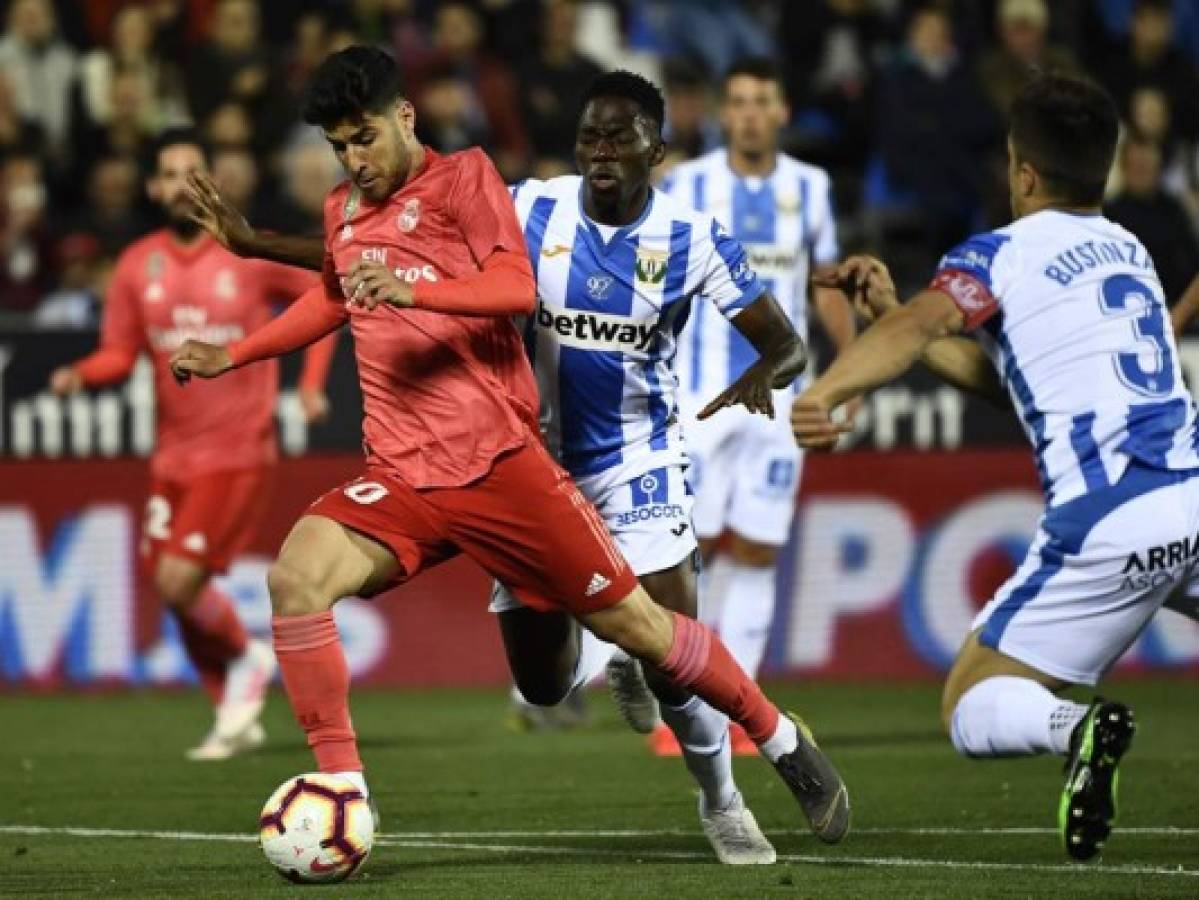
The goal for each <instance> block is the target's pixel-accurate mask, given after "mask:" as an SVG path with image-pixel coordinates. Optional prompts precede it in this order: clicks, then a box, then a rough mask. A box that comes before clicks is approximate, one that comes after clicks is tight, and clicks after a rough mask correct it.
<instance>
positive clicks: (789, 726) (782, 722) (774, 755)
mask: <svg viewBox="0 0 1199 900" xmlns="http://www.w3.org/2000/svg"><path fill="white" fill-rule="evenodd" d="M798 746H799V729H798V728H796V727H795V723H794V722H792V721H791V720H790V719H789V718H787V717H786V716H784V715H783V714H782V713H779V723H778V724H777V725H776V726H774V734H772V735H771V736H770V737H768V738H767V739H766V740H765V741H763V742H762V743H761V744H758V752H760V753H761V754H762V755H763V756H765V757H766V758H767V759H768V760H770V761H771V762H778V760H779V757H780V756H786V755H787V754H788V753H790V752H791V751H792V750H794V749H795V748H796V747H798Z"/></svg>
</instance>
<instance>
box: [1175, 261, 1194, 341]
mask: <svg viewBox="0 0 1199 900" xmlns="http://www.w3.org/2000/svg"><path fill="white" fill-rule="evenodd" d="M1195 316H1199V275H1196V276H1195V277H1194V278H1192V279H1191V283H1190V284H1188V285H1187V289H1186V290H1185V291H1183V292H1182V296H1181V297H1180V298H1178V302H1177V303H1175V304H1174V308H1173V309H1171V310H1170V327H1171V328H1172V329H1173V330H1174V337H1180V336H1181V335H1182V333H1183V332H1184V331H1186V328H1187V325H1189V324H1190V323H1191V320H1192V319H1194V318H1195Z"/></svg>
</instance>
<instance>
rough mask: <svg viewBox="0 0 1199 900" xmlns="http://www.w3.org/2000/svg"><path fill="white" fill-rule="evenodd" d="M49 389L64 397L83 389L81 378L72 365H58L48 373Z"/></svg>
mask: <svg viewBox="0 0 1199 900" xmlns="http://www.w3.org/2000/svg"><path fill="white" fill-rule="evenodd" d="M50 390H52V391H53V392H54V393H56V394H58V396H60V397H65V396H67V395H68V394H74V393H76V392H77V391H80V390H83V378H81V377H80V375H79V370H78V369H76V368H75V367H74V366H60V367H59V368H57V369H55V370H54V371H53V372H51V373H50Z"/></svg>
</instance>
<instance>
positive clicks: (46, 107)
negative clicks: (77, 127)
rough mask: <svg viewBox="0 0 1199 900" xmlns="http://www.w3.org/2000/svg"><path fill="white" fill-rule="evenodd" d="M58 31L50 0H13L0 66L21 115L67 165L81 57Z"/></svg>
mask: <svg viewBox="0 0 1199 900" xmlns="http://www.w3.org/2000/svg"><path fill="white" fill-rule="evenodd" d="M57 32H58V23H57V20H56V19H55V15H54V7H53V5H52V4H51V3H50V0H12V3H11V5H10V6H9V8H8V29H7V31H6V32H5V34H4V37H3V38H2V39H0V70H2V71H4V73H5V74H6V75H7V76H8V79H9V82H10V83H11V85H12V88H13V92H14V94H15V96H16V99H17V109H18V110H19V111H20V113H21V115H22V116H23V117H24V118H26V119H30V120H32V121H34V122H36V123H37V124H38V125H39V126H41V129H42V131H43V133H44V134H45V136H46V144H47V146H46V149H47V151H48V152H49V155H50V159H51V160H52V161H53V162H54V164H55V165H57V166H65V165H66V164H68V163H69V162H70V154H69V149H70V144H69V142H68V138H69V136H70V130H71V93H72V91H73V90H74V89H75V79H76V76H77V68H78V59H77V57H76V54H75V50H74V49H73V48H71V47H70V46H69V45H68V44H66V43H65V42H64V41H62V40H61V39H60V38H59V37H58V33H57Z"/></svg>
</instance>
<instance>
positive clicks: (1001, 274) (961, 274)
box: [930, 231, 1018, 331]
mask: <svg viewBox="0 0 1199 900" xmlns="http://www.w3.org/2000/svg"><path fill="white" fill-rule="evenodd" d="M1017 268H1018V266H1017V263H1016V255H1015V251H1014V248H1013V247H1012V243H1011V238H1009V237H1008V236H1007V235H1006V234H1000V233H998V232H994V231H991V232H986V233H985V234H978V235H975V236H974V237H972V238H968V239H967V240H965V241H963V242H962V243H960V244H958V245H957V246H956V247H954V248H953V249H952V250H950V251H949V252H948V253H946V254H945V256H943V257H942V258H941V262H940V263H939V264H938V265H937V272H936V274H935V275H934V276H933V280H932V284H931V285H930V288H931V289H932V290H935V291H940V292H941V293H943V294H945V295H946V296H948V297H949V299H951V300H952V301H953V302H954V303H955V304H957V307H958V309H960V310H961V311H962V315H964V316H965V317H966V326H965V330H966V331H974V330H975V329H977V328H980V327H981V326H982V325H984V324H986V322H987V321H988V320H989V319H991V318H992V317H993V316H994V315H995V314H996V313H998V312H999V311H1000V309H1001V307H1002V303H1003V297H1004V295H1005V294H1006V293H1007V292H1008V290H1010V288H1011V285H1012V282H1013V281H1014V280H1015V277H1016V275H1017V274H1018V273H1017Z"/></svg>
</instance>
